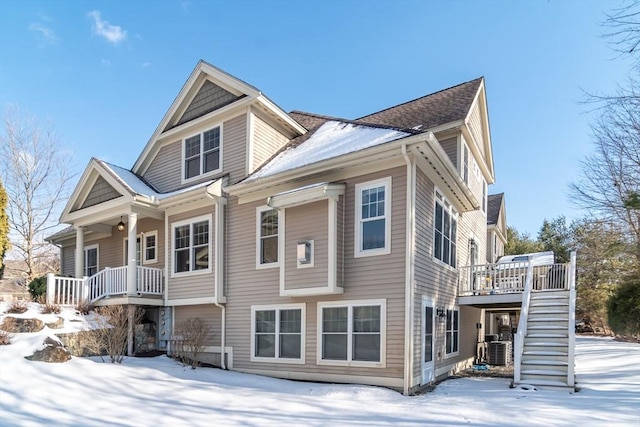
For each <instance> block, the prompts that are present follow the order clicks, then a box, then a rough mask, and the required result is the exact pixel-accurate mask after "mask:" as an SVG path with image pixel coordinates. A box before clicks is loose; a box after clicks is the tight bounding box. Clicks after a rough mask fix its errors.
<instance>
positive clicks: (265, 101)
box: [257, 94, 307, 135]
mask: <svg viewBox="0 0 640 427" xmlns="http://www.w3.org/2000/svg"><path fill="white" fill-rule="evenodd" d="M257 99H258V102H259V103H260V104H262V105H263V106H265V107H266V108H267V109H268V110H270V111H271V112H273V113H274V114H275V115H276V116H277V117H278V118H279V119H280V120H282V121H283V122H284V123H286V124H287V126H289V127H290V128H292V129H293V130H295V131H296V132H297V133H298V134H299V135H303V134H305V133H307V129H306V128H304V127H302V126H301V125H300V124H299V123H298V122H296V121H295V120H293V119H292V118H291V117H290V116H289V115H288V114H287V113H286V112H285V111H284V110H282V108H280V107H279V106H278V105H277V104H276V103H275V102H273V101H271V100H270V99H269V98H267V97H266V96H264V95H263V94H260V96H258V98H257Z"/></svg>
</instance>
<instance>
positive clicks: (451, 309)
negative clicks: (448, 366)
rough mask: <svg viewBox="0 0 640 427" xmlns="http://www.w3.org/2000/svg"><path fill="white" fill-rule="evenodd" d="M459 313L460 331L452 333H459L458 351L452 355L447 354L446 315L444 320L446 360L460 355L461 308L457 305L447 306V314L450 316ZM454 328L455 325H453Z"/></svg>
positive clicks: (456, 330)
mask: <svg viewBox="0 0 640 427" xmlns="http://www.w3.org/2000/svg"><path fill="white" fill-rule="evenodd" d="M450 311H451V312H452V313H453V312H457V313H458V329H451V331H455V332H457V337H458V339H457V342H456V349H457V350H456V351H452V352H451V353H447V334H448V332H447V317H446V315H445V318H444V358H445V359H450V358H452V357H456V356H458V355H459V354H460V307H459V306H457V305H453V306H447V307H445V313H447V314H448V312H450ZM451 323H452V324H453V319H452V320H451ZM452 327H453V325H452Z"/></svg>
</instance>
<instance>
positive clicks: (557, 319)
mask: <svg viewBox="0 0 640 427" xmlns="http://www.w3.org/2000/svg"><path fill="white" fill-rule="evenodd" d="M533 314H536V313H533ZM527 320H529V322H544V321H549V322H560V321H563V322H564V321H567V320H569V318H568V317H545V316H542V317H532V316H531V315H529V318H528V319H527Z"/></svg>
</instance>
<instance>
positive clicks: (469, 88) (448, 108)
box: [357, 77, 483, 130]
mask: <svg viewBox="0 0 640 427" xmlns="http://www.w3.org/2000/svg"><path fill="white" fill-rule="evenodd" d="M482 79H483V78H482V77H479V78H477V79H475V80H471V81H469V82H466V83H461V84H459V85H457V86H453V87H450V88H448V89H443V90H441V91H438V92H435V93H432V94H430V95H425V96H423V97H421V98H418V99H414V100H413V101H409V102H405V103H403V104H400V105H396V106H394V107H390V108H387V109H386V110H382V111H378V112H377V113H373V114H369V115H368V116H363V117H360V118H359V119H357V121H359V122H366V123H378V124H384V125H388V126H397V127H400V128H405V129H420V130H427V129H430V128H434V127H436V126H439V125H443V124H445V123H450V122H454V121H456V120H461V119H464V118H465V117H466V116H467V114H468V113H469V109H470V108H471V103H472V102H473V99H474V97H475V95H476V93H477V92H478V88H479V87H480V83H481V82H482Z"/></svg>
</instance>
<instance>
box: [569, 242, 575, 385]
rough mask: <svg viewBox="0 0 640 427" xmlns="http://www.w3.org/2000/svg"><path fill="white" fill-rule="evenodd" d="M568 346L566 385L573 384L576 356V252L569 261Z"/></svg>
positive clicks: (572, 253)
mask: <svg viewBox="0 0 640 427" xmlns="http://www.w3.org/2000/svg"><path fill="white" fill-rule="evenodd" d="M567 332H568V333H569V348H568V352H567V353H568V360H567V362H569V364H568V369H567V385H568V386H571V387H573V386H575V358H576V252H575V251H573V252H571V261H570V263H569V330H568V331H567Z"/></svg>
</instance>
